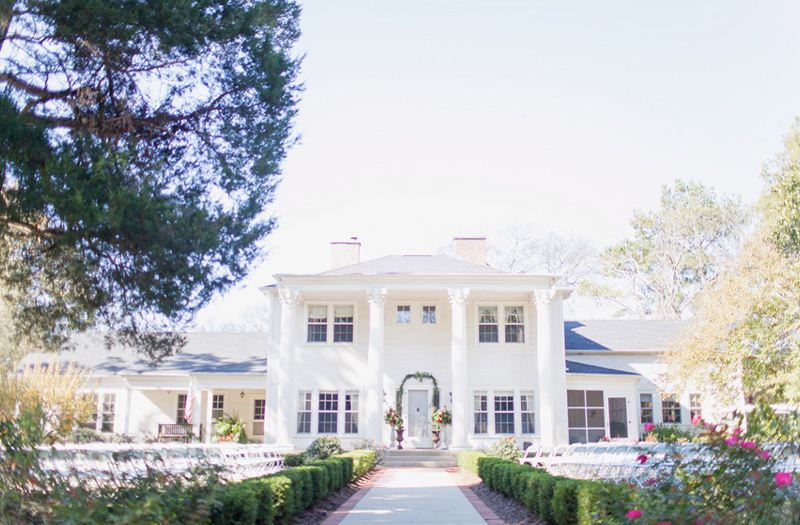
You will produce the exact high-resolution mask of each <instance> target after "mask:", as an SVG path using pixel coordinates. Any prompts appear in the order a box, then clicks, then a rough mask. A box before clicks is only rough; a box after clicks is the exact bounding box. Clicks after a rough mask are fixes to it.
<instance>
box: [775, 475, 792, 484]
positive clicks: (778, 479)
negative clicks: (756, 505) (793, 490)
mask: <svg viewBox="0 0 800 525" xmlns="http://www.w3.org/2000/svg"><path fill="white" fill-rule="evenodd" d="M775 484H776V485H778V486H779V487H785V486H786V485H791V484H792V473H791V472H778V473H777V474H775Z"/></svg>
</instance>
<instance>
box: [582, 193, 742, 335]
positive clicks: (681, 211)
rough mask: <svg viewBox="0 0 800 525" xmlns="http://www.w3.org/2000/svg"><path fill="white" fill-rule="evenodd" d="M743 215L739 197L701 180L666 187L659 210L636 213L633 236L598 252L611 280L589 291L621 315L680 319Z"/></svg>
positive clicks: (712, 273) (713, 272)
mask: <svg viewBox="0 0 800 525" xmlns="http://www.w3.org/2000/svg"><path fill="white" fill-rule="evenodd" d="M745 218H746V213H745V209H744V207H743V206H742V205H741V204H740V202H739V200H738V199H733V198H728V197H724V196H723V197H718V196H717V195H716V193H715V192H714V190H713V189H709V188H706V187H705V186H703V185H702V184H700V183H697V182H689V183H684V182H682V181H681V180H676V181H675V187H674V188H672V189H671V188H669V187H667V186H666V185H665V186H664V188H663V190H662V195H661V209H660V210H659V211H657V212H642V211H635V212H634V215H633V219H631V226H633V229H634V238H633V239H627V240H624V241H622V242H620V243H618V244H615V245H614V246H611V247H609V248H606V250H605V251H604V252H603V254H602V256H601V258H602V261H603V266H604V272H605V274H606V275H608V276H609V277H612V278H613V279H614V282H615V284H612V285H602V286H600V285H596V286H595V288H594V293H595V294H596V295H599V296H602V297H605V298H608V299H611V300H613V301H615V302H616V303H617V304H619V305H620V306H621V307H622V310H621V313H622V314H625V313H632V314H634V315H637V316H639V317H642V318H645V317H656V318H661V319H680V318H681V317H683V316H684V315H685V314H686V313H688V312H689V311H691V309H692V308H693V305H694V302H695V298H696V297H697V294H698V293H700V291H701V290H702V289H703V288H704V287H705V286H707V285H708V284H709V283H711V282H713V281H714V280H715V279H716V277H717V275H718V273H719V270H720V267H721V265H722V264H723V263H724V261H725V260H727V259H728V258H729V257H730V256H731V255H732V254H733V252H734V251H735V248H736V247H737V246H738V242H739V238H740V232H741V230H742V227H743V225H744V222H745ZM616 283H621V286H620V285H618V284H616Z"/></svg>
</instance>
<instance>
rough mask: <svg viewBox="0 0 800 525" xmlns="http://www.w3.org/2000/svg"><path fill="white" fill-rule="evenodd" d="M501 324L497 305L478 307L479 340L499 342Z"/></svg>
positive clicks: (482, 341)
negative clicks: (499, 323)
mask: <svg viewBox="0 0 800 525" xmlns="http://www.w3.org/2000/svg"><path fill="white" fill-rule="evenodd" d="M498 334H499V325H498V322H497V307H496V306H481V307H479V308H478V341H479V342H481V343H496V342H498Z"/></svg>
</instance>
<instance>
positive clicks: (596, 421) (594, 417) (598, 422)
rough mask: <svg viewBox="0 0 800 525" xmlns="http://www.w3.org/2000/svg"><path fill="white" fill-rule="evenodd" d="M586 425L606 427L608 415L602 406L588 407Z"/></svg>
mask: <svg viewBox="0 0 800 525" xmlns="http://www.w3.org/2000/svg"><path fill="white" fill-rule="evenodd" d="M586 415H587V418H586V419H587V421H586V426H587V427H589V428H605V426H606V415H605V410H603V409H602V408H587V409H586Z"/></svg>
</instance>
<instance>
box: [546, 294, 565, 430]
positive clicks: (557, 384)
mask: <svg viewBox="0 0 800 525" xmlns="http://www.w3.org/2000/svg"><path fill="white" fill-rule="evenodd" d="M550 330H551V332H550V351H551V355H552V356H553V357H552V360H553V371H552V374H550V375H551V377H552V378H553V390H552V397H551V401H552V403H553V405H552V406H553V425H554V427H555V441H556V443H558V444H566V443H569V419H568V417H567V354H566V350H565V344H564V295H563V293H561V292H554V294H553V300H552V302H551V303H550Z"/></svg>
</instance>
